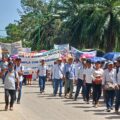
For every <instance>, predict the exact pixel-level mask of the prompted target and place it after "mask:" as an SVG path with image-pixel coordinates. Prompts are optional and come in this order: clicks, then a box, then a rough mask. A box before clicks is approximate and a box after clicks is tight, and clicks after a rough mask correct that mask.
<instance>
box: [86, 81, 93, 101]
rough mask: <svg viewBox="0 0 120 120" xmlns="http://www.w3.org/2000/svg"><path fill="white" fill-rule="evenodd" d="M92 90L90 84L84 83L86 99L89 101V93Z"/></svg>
mask: <svg viewBox="0 0 120 120" xmlns="http://www.w3.org/2000/svg"><path fill="white" fill-rule="evenodd" d="M91 89H92V83H86V99H87V101H89V99H90V92H91Z"/></svg>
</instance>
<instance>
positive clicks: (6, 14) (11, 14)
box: [0, 0, 21, 36]
mask: <svg viewBox="0 0 120 120" xmlns="http://www.w3.org/2000/svg"><path fill="white" fill-rule="evenodd" d="M17 9H20V10H21V5H20V0H0V36H5V35H6V33H5V31H1V30H5V27H6V26H7V25H8V24H9V23H14V20H19V19H20V16H19V14H18V12H17Z"/></svg>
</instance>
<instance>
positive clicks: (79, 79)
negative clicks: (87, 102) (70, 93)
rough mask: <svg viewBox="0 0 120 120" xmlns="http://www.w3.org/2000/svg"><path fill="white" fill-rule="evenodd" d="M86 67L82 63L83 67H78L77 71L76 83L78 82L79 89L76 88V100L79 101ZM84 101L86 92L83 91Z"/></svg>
mask: <svg viewBox="0 0 120 120" xmlns="http://www.w3.org/2000/svg"><path fill="white" fill-rule="evenodd" d="M85 69H86V68H85V65H84V64H83V63H81V65H80V66H79V67H77V68H76V69H75V76H76V80H77V81H76V82H77V86H76V87H77V88H76V92H75V98H74V100H77V97H78V95H79V92H80V89H81V87H83V82H84V81H83V74H84V71H85ZM83 99H84V91H83Z"/></svg>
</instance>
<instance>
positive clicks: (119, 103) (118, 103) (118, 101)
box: [115, 89, 120, 110]
mask: <svg viewBox="0 0 120 120" xmlns="http://www.w3.org/2000/svg"><path fill="white" fill-rule="evenodd" d="M119 107H120V89H119V90H117V91H116V102H115V110H119Z"/></svg>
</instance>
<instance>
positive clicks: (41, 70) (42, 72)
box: [37, 59, 48, 93]
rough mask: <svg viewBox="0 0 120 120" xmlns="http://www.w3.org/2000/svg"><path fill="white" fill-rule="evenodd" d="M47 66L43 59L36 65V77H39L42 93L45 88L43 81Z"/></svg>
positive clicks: (44, 80)
mask: <svg viewBox="0 0 120 120" xmlns="http://www.w3.org/2000/svg"><path fill="white" fill-rule="evenodd" d="M47 72H48V67H47V65H46V64H45V60H44V59H42V60H41V65H40V66H39V67H38V72H37V74H38V77H39V86H40V93H43V92H44V90H45V82H46V77H47Z"/></svg>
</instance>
